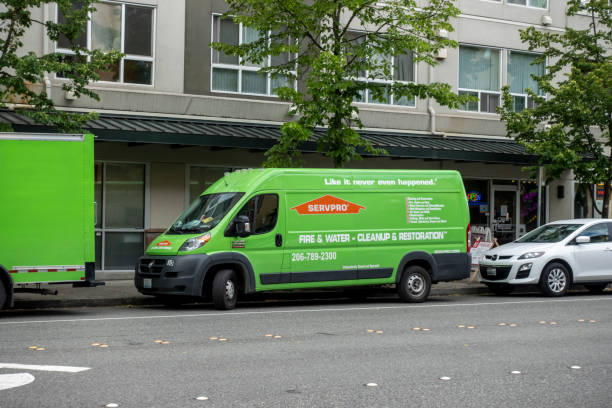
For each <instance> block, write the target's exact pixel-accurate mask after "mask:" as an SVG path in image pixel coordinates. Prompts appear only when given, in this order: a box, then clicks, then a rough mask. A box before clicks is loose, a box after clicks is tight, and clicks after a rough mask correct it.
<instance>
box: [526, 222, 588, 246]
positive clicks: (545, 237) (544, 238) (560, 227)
mask: <svg viewBox="0 0 612 408" xmlns="http://www.w3.org/2000/svg"><path fill="white" fill-rule="evenodd" d="M583 225H584V224H549V225H543V226H541V227H540V228H538V229H535V230H533V231H531V232H530V233H528V234H527V235H524V236H522V237H521V238H519V239H517V240H516V242H521V243H523V242H559V241H561V240H563V239H565V238H567V237H568V236H569V235H570V234H571V233H572V232H574V231H576V230H577V229H578V228H580V227H582V226H583Z"/></svg>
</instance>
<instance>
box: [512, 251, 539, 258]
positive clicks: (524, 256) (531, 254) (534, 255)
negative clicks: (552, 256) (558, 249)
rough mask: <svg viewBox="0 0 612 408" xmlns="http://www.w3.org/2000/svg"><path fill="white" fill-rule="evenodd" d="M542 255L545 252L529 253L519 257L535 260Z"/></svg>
mask: <svg viewBox="0 0 612 408" xmlns="http://www.w3.org/2000/svg"><path fill="white" fill-rule="evenodd" d="M542 255H544V251H542V252H527V253H525V254H523V255H521V256H519V257H518V259H533V258H539V257H541V256H542Z"/></svg>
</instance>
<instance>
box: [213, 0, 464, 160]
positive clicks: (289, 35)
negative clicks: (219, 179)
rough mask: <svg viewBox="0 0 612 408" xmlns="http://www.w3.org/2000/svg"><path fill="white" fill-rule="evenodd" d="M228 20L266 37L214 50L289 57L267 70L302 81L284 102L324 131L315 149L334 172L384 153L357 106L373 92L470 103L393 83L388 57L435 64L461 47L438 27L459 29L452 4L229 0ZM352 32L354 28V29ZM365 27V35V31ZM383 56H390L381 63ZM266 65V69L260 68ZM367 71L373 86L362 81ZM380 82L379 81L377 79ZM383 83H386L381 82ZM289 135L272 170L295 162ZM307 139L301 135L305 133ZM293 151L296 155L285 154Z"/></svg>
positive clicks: (446, 90)
mask: <svg viewBox="0 0 612 408" xmlns="http://www.w3.org/2000/svg"><path fill="white" fill-rule="evenodd" d="M227 3H228V5H229V8H230V9H229V11H228V12H227V13H226V18H233V20H234V21H235V22H237V23H242V24H243V25H244V26H246V27H250V28H252V29H256V30H257V31H259V32H260V33H264V35H262V36H260V38H259V39H258V40H256V41H253V42H250V43H246V44H241V45H232V44H225V43H213V44H211V46H212V47H213V48H214V49H216V50H219V51H222V52H224V53H226V54H230V55H238V56H240V57H241V59H242V63H247V62H248V63H255V64H262V63H263V62H265V61H267V57H268V56H269V55H272V56H278V55H281V54H282V53H290V55H291V56H292V58H289V59H288V60H287V61H286V62H284V63H280V64H278V65H272V66H264V67H263V68H261V69H260V72H262V73H269V74H270V75H271V76H272V77H273V78H276V77H284V78H290V79H291V80H298V79H299V80H300V86H299V87H298V89H297V90H295V89H293V88H292V87H283V88H279V89H278V90H277V93H278V95H279V97H280V98H281V99H282V100H285V101H290V102H291V103H292V108H293V109H292V112H291V113H292V114H294V115H296V116H297V121H298V123H299V124H300V126H302V127H303V128H305V129H308V130H310V131H312V130H313V129H315V128H317V127H326V128H327V132H326V134H325V135H324V136H322V137H320V138H318V139H317V140H316V142H317V148H318V150H319V151H320V152H322V153H323V154H325V155H327V156H329V157H331V158H332V160H333V162H334V165H335V166H336V167H342V166H343V165H344V164H345V163H346V162H348V161H349V160H353V159H358V158H360V157H361V154H363V153H369V154H383V153H385V152H384V150H381V149H376V148H374V147H373V146H372V145H371V144H370V142H369V141H367V140H364V139H362V138H361V137H360V136H359V134H358V133H357V131H356V130H355V129H359V128H362V127H363V125H362V122H361V120H360V119H359V109H358V108H357V107H356V106H355V105H354V104H353V102H354V101H355V100H358V99H359V98H360V96H361V95H363V93H364V91H365V90H366V89H368V90H369V91H370V92H371V93H372V95H373V98H374V99H375V100H376V101H378V102H383V101H384V99H385V95H386V94H387V93H388V92H393V94H394V96H395V97H396V98H402V97H406V98H408V100H410V99H412V98H414V97H418V98H427V97H431V98H434V99H436V101H437V102H438V103H440V104H442V105H445V106H450V107H458V106H460V105H461V104H463V103H465V102H467V101H468V100H471V98H470V97H466V96H458V95H456V94H454V93H452V92H451V90H450V87H449V86H448V85H446V84H441V83H431V84H412V83H405V82H398V81H395V80H393V72H392V65H391V64H390V59H391V58H392V57H396V56H400V55H403V54H407V53H409V52H412V53H413V54H414V60H415V61H423V62H425V63H427V64H430V65H435V64H436V63H437V61H436V58H435V56H436V53H437V51H438V50H439V49H441V48H443V47H456V46H457V43H456V42H455V41H453V40H450V39H448V38H446V37H445V36H440V35H439V32H440V30H446V31H448V32H450V31H453V27H452V26H451V24H450V20H451V18H453V17H456V16H458V15H459V10H458V9H457V8H456V7H455V6H454V0H430V1H429V2H428V5H427V6H424V7H420V8H419V7H417V1H416V0H385V1H384V2H383V1H379V0H227ZM353 30H354V31H353ZM366 30H367V31H366ZM381 56H385V58H381ZM262 65H265V64H262ZM366 71H367V73H368V74H367V79H368V81H358V80H357V78H360V77H361V78H363V77H364V74H363V73H364V72H366ZM373 80H378V81H379V82H378V83H375V82H371V81H373ZM381 80H383V81H385V85H384V86H381V83H380V81H381ZM294 131H295V128H292V131H291V132H286V131H284V132H283V133H282V135H281V138H280V141H279V145H280V146H279V147H275V148H273V149H272V150H271V151H269V152H268V154H267V157H268V161H267V164H268V165H272V164H283V163H293V161H292V158H295V156H294V152H295V150H296V149H297V146H296V145H295V144H293V143H294V142H297V141H300V140H302V138H301V137H296V135H297V134H296V133H295V132H294ZM300 134H302V133H300ZM287 154H290V155H292V157H291V158H289V159H287V158H283V157H280V156H283V155H287Z"/></svg>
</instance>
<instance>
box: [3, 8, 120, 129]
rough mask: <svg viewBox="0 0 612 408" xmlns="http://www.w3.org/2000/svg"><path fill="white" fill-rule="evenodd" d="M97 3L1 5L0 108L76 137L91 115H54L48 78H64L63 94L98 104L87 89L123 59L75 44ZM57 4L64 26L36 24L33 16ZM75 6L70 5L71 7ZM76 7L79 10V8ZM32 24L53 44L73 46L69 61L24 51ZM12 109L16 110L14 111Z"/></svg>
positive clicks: (63, 58)
mask: <svg viewBox="0 0 612 408" xmlns="http://www.w3.org/2000/svg"><path fill="white" fill-rule="evenodd" d="M95 2H96V0H83V1H79V2H73V1H71V0H55V1H51V0H2V1H0V10H1V11H0V108H6V107H9V106H11V107H14V108H15V110H16V111H18V112H19V113H22V114H24V115H26V116H28V117H30V118H32V119H33V120H35V121H36V122H39V123H42V124H46V125H50V126H54V127H55V128H57V129H58V130H59V131H62V132H78V131H80V129H81V127H82V126H83V125H84V124H85V122H86V121H87V120H89V119H93V118H95V117H96V114H95V113H89V114H77V113H72V112H66V111H58V110H56V109H55V106H54V104H53V101H52V100H51V99H50V98H49V95H48V94H47V91H46V87H45V78H46V76H47V75H48V74H49V73H58V72H63V73H64V75H65V76H66V77H67V78H68V81H66V82H65V83H64V84H63V85H62V88H63V89H64V91H69V92H72V93H73V94H74V95H75V96H76V97H81V96H83V95H85V96H87V97H90V98H93V99H95V100H99V97H98V95H97V94H96V93H95V92H93V91H92V90H91V89H88V88H87V85H88V84H89V83H90V82H91V81H96V80H98V79H99V75H98V72H100V71H104V70H106V69H107V67H108V66H109V65H112V64H113V63H114V62H115V61H117V59H119V58H120V57H121V54H120V53H119V52H118V51H111V52H108V53H103V52H102V51H100V50H93V51H90V50H87V49H86V48H84V47H81V46H79V45H78V43H77V41H76V40H77V38H78V37H79V35H80V34H81V33H82V32H83V31H84V30H85V29H86V26H87V20H88V15H89V14H88V13H90V12H93V11H94V10H95V8H94V6H93V4H94V3H95ZM52 3H57V5H58V7H59V10H60V11H61V13H62V14H63V15H64V16H65V20H66V21H65V23H62V24H60V23H55V22H53V21H38V20H36V19H34V18H32V12H33V11H34V9H36V8H38V7H42V6H44V5H46V4H52ZM73 3H74V4H73ZM79 6H80V7H79ZM33 24H40V25H44V26H45V28H46V32H47V36H48V38H49V39H50V40H52V41H58V40H59V39H60V38H66V39H67V40H69V41H70V43H71V44H72V45H71V47H70V49H71V51H72V52H73V53H74V57H73V58H72V59H71V60H67V59H66V58H65V55H64V54H61V53H49V54H45V55H38V54H36V53H35V52H33V51H27V50H24V49H23V46H24V44H23V37H24V35H25V34H26V33H27V32H28V30H29V29H30V28H31V27H32V25H33ZM14 104H16V106H15V105H14Z"/></svg>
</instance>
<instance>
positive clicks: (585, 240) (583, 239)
mask: <svg viewBox="0 0 612 408" xmlns="http://www.w3.org/2000/svg"><path fill="white" fill-rule="evenodd" d="M589 242H591V237H587V236H586V235H580V236H579V237H576V244H588V243H589Z"/></svg>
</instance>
